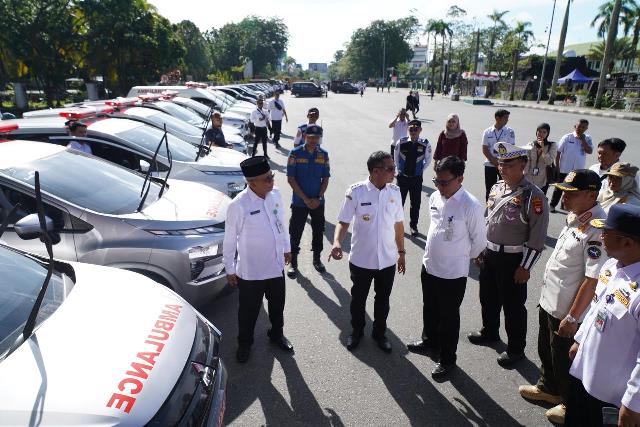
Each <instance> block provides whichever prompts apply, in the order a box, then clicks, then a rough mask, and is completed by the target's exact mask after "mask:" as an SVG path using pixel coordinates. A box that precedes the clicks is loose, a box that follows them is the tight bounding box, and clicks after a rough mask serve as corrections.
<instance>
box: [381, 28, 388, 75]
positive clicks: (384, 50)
mask: <svg viewBox="0 0 640 427" xmlns="http://www.w3.org/2000/svg"><path fill="white" fill-rule="evenodd" d="M386 53H387V52H386V40H385V37H384V36H382V84H383V85H384V84H385V83H386V79H385V74H386V72H385V71H386V67H385V65H386V64H385V61H386V58H385V55H386Z"/></svg>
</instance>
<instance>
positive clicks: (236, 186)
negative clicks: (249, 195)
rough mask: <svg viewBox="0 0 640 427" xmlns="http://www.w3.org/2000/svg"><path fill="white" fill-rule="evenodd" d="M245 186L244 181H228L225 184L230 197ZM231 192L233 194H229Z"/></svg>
mask: <svg viewBox="0 0 640 427" xmlns="http://www.w3.org/2000/svg"><path fill="white" fill-rule="evenodd" d="M246 186H247V184H245V183H244V182H230V183H228V184H227V194H229V196H230V197H233V196H235V195H236V194H238V193H239V192H241V191H242V190H244V188H245V187H246ZM232 194H233V196H231V195H232Z"/></svg>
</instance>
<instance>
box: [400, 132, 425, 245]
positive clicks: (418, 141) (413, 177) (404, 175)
mask: <svg viewBox="0 0 640 427" xmlns="http://www.w3.org/2000/svg"><path fill="white" fill-rule="evenodd" d="M421 131H422V123H421V122H420V120H411V121H410V122H409V137H408V138H407V137H404V138H401V139H400V141H398V143H397V145H396V149H395V152H394V153H395V163H396V165H397V167H398V176H397V183H398V187H400V194H401V195H402V206H404V202H405V200H407V193H408V194H409V199H410V201H411V209H410V211H409V212H410V213H409V217H410V221H409V228H411V235H412V236H416V235H417V234H418V218H419V216H420V202H421V200H422V197H421V196H422V173H423V172H424V170H425V169H426V168H427V167H428V166H429V164H430V163H431V143H429V141H428V140H426V139H422V138H420V132H421Z"/></svg>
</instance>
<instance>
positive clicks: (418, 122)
mask: <svg viewBox="0 0 640 427" xmlns="http://www.w3.org/2000/svg"><path fill="white" fill-rule="evenodd" d="M411 126H417V127H419V128H421V129H422V122H421V121H420V120H411V121H410V122H409V127H411Z"/></svg>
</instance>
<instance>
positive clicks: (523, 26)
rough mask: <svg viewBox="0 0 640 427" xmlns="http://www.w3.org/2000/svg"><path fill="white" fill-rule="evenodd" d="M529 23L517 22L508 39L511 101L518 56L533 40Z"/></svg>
mask: <svg viewBox="0 0 640 427" xmlns="http://www.w3.org/2000/svg"><path fill="white" fill-rule="evenodd" d="M530 27H531V22H521V21H518V22H517V23H516V26H515V27H514V28H513V29H512V30H511V32H510V33H509V37H508V44H509V45H510V46H511V49H512V52H513V53H512V55H513V62H512V69H511V90H510V93H509V99H510V100H511V101H513V98H514V95H515V89H516V76H517V74H518V60H519V59H520V54H522V53H524V52H527V51H528V50H529V47H530V41H531V39H533V31H531V30H530Z"/></svg>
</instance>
